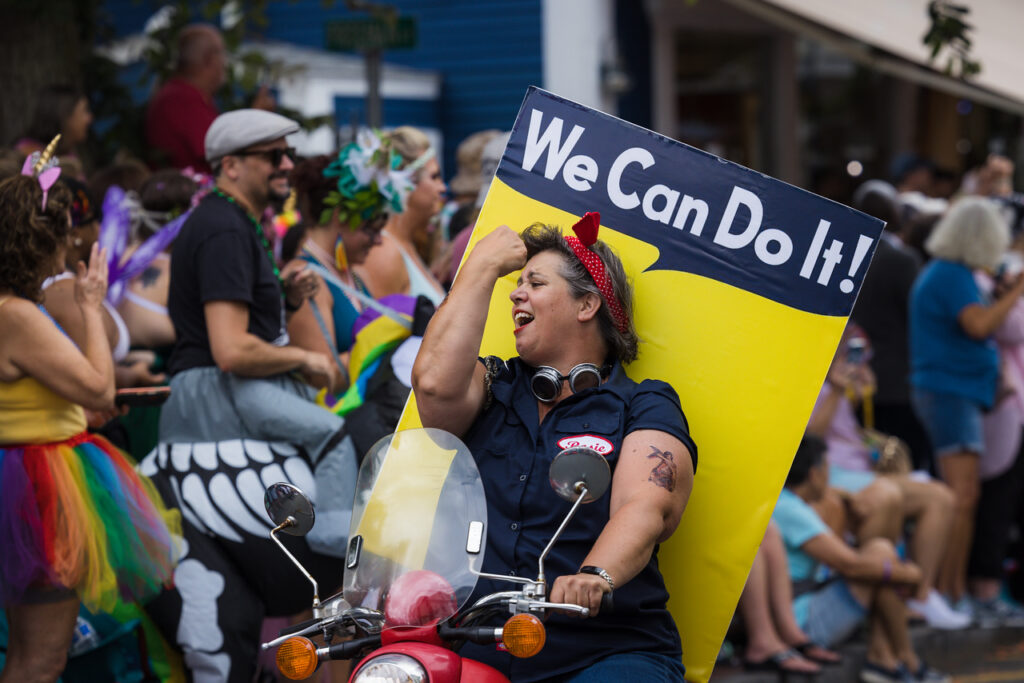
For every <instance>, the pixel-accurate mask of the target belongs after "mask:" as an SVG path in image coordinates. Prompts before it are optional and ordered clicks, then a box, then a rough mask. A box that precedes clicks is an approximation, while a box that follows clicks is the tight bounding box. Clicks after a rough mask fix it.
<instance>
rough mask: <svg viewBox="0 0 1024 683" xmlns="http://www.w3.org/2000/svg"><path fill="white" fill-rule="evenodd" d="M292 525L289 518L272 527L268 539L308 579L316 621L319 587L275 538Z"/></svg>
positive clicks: (318, 612) (292, 521) (318, 614)
mask: <svg viewBox="0 0 1024 683" xmlns="http://www.w3.org/2000/svg"><path fill="white" fill-rule="evenodd" d="M294 524H295V519H294V518H292V517H289V518H288V519H286V520H284V521H283V522H281V523H280V524H279V525H277V526H276V527H274V528H273V529H272V530H271V531H270V537H271V538H272V539H274V543H276V544H277V547H278V548H280V549H281V552H283V553H284V554H285V555H287V556H288V559H289V560H291V561H292V564H294V565H295V566H296V567H298V568H299V571H300V572H302V575H303V576H305V577H306V578H307V579H309V582H310V583H311V584H313V616H314V617H315V618H316V619H319V618H320V617H321V616H322V615H321V614H320V612H321V611H322V609H321V606H320V586H319V584H317V582H316V579H314V578H313V575H312V574H310V573H309V572H308V571H306V568H305V567H303V566H302V563H301V562H299V561H298V560H297V559H295V556H294V555H292V554H291V552H290V551H289V550H288V548H285V547H284V543H281V539H279V538H278V537H277V532H278V531H281V530H282V529H286V528H288V527H290V526H293V525H294Z"/></svg>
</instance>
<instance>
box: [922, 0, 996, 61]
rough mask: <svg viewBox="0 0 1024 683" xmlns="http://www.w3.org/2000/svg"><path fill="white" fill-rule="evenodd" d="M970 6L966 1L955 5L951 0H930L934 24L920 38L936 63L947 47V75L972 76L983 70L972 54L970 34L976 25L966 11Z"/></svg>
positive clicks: (930, 17)
mask: <svg viewBox="0 0 1024 683" xmlns="http://www.w3.org/2000/svg"><path fill="white" fill-rule="evenodd" d="M970 11H971V9H970V8H969V7H966V6H964V5H954V4H953V3H952V2H949V0H931V2H929V3H928V18H929V19H930V20H931V26H930V27H929V29H928V32H927V33H926V34H925V35H924V37H923V38H922V39H921V41H922V42H923V43H924V44H925V45H927V46H928V47H929V48H930V50H931V53H930V60H931V61H932V62H933V63H934V62H935V61H936V59H937V58H938V57H939V54H940V53H942V52H943V51H944V50H945V51H947V52H948V54H947V55H946V64H945V67H944V69H943V70H944V71H945V72H946V74H947V75H950V76H955V77H957V78H964V79H966V78H970V77H971V76H974V75H976V74H978V73H981V63H980V62H977V61H975V60H973V59H971V58H970V51H971V39H970V38H969V37H968V36H967V33H968V31H971V30H973V28H974V27H973V26H971V25H970V24H968V23H967V21H966V19H967V15H968V14H969V13H970Z"/></svg>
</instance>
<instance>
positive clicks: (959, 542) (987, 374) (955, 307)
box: [910, 198, 1024, 611]
mask: <svg viewBox="0 0 1024 683" xmlns="http://www.w3.org/2000/svg"><path fill="white" fill-rule="evenodd" d="M1009 244H1010V231H1009V227H1008V226H1007V225H1006V223H1005V221H1003V219H1002V218H1001V217H1000V215H999V212H998V211H997V209H996V208H995V206H994V205H993V204H992V203H991V202H990V201H989V200H986V199H980V198H967V199H963V200H961V201H959V202H957V203H956V204H955V205H953V207H952V208H951V209H950V210H949V212H948V213H947V214H946V215H945V216H944V217H943V218H942V220H941V221H940V222H939V224H938V225H937V226H936V227H935V230H934V232H933V233H932V235H931V237H929V238H928V241H927V242H926V243H925V248H926V249H927V250H928V252H929V253H930V254H931V255H932V257H933V260H932V261H931V262H930V263H929V264H928V265H927V266H926V267H925V268H924V269H923V270H922V271H921V274H920V275H919V276H918V278H917V281H916V282H915V283H914V288H913V290H912V292H911V297H910V358H911V373H910V383H911V386H912V388H913V392H912V397H911V398H912V400H913V404H914V409H915V411H916V412H917V414H918V417H919V418H920V419H921V423H922V424H923V425H924V427H925V429H926V430H927V432H928V435H929V437H930V438H931V441H932V447H933V449H934V454H935V458H936V461H937V469H938V472H939V475H940V476H941V477H942V479H943V480H945V482H946V483H947V484H949V486H950V487H951V488H952V489H953V492H954V494H955V497H956V505H955V513H954V520H953V525H952V528H951V529H950V534H949V551H948V553H947V554H946V557H945V559H944V560H943V563H942V567H941V568H940V573H939V579H938V582H937V584H938V588H939V590H941V591H943V592H945V593H946V594H947V595H948V596H949V597H950V598H951V600H952V601H954V602H957V601H959V600H960V599H961V598H964V597H965V591H966V581H967V578H966V574H967V558H968V553H969V551H970V547H971V539H972V535H973V529H974V512H975V506H976V504H977V500H978V491H979V487H980V479H979V470H978V456H979V455H981V454H982V453H983V452H984V443H985V442H984V433H983V427H982V413H983V412H984V411H987V410H989V409H990V408H992V406H993V405H994V404H995V402H996V392H997V386H998V378H999V354H998V351H997V349H996V346H995V341H994V340H993V338H992V335H993V334H994V333H995V331H996V329H997V328H998V327H999V326H1000V325H1001V324H1002V323H1003V320H1004V319H1005V318H1006V316H1007V314H1008V313H1009V312H1010V310H1011V309H1012V308H1013V306H1014V304H1015V303H1016V302H1017V300H1018V299H1019V298H1020V296H1021V294H1024V277H1020V276H1018V277H1017V279H1016V280H1014V281H1013V282H1012V283H1010V284H1009V286H1008V287H1006V288H1005V289H1004V290H1003V292H1002V294H1001V296H999V297H997V298H992V297H989V296H986V295H985V294H984V293H983V292H982V291H981V290H980V289H979V288H978V285H977V284H976V283H975V280H974V275H973V271H976V270H982V271H987V272H992V271H994V270H995V268H996V267H997V265H998V264H999V261H1000V259H1001V258H1002V256H1003V253H1004V251H1005V250H1006V249H1007V247H1008V246H1009ZM963 604H964V605H966V604H967V603H966V602H965V603H963ZM968 610H969V608H965V611H968Z"/></svg>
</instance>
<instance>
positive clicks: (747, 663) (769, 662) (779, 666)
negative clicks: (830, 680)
mask: <svg viewBox="0 0 1024 683" xmlns="http://www.w3.org/2000/svg"><path fill="white" fill-rule="evenodd" d="M797 657H799V658H801V659H804V657H803V656H802V655H801V654H800V653H799V652H797V651H796V650H793V649H787V650H783V651H782V652H776V653H775V654H773V655H771V656H770V657H768V658H767V659H764V660H761V661H759V662H755V661H752V660H749V659H744V660H743V669H744V671H774V672H776V673H780V674H793V675H797V676H815V675H817V674H819V673H821V671H820V669H819V670H818V671H800V670H799V669H790V668H789V667H787V666H786V662H788V661H790V660H792V659H794V658H797ZM808 661H809V660H808ZM811 663H812V664H814V662H811Z"/></svg>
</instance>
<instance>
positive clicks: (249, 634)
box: [140, 439, 344, 683]
mask: <svg viewBox="0 0 1024 683" xmlns="http://www.w3.org/2000/svg"><path fill="white" fill-rule="evenodd" d="M140 470H141V471H142V472H143V473H144V474H147V475H148V476H150V477H151V478H152V480H153V482H154V484H155V485H156V486H157V488H158V489H159V491H160V493H161V495H162V496H163V497H164V499H165V501H166V502H167V504H168V505H176V506H178V507H180V509H181V512H182V518H183V519H182V523H183V527H184V533H185V544H184V546H185V549H184V555H183V556H182V559H181V562H180V563H179V565H178V567H177V569H176V570H175V572H174V586H173V587H172V588H170V589H166V590H164V591H163V593H161V595H160V596H159V597H157V598H156V599H155V600H154V601H152V602H150V603H149V604H148V605H146V611H147V612H148V613H149V615H150V617H151V618H152V619H153V621H154V622H155V623H156V624H157V626H158V628H160V630H161V632H162V633H163V635H164V637H165V638H166V639H167V640H168V642H170V643H172V644H175V645H177V646H178V647H179V648H180V649H181V651H182V653H183V656H184V661H185V667H186V669H187V670H188V672H189V673H190V674H191V680H192V681H194V683H222V682H226V683H236V682H237V683H250V682H251V681H252V680H253V676H254V674H255V671H256V660H257V656H258V651H259V635H260V627H261V625H262V621H263V619H264V617H268V616H271V617H273V616H290V615H294V614H298V613H300V612H302V611H303V610H305V609H308V608H309V606H310V604H311V602H312V587H311V586H310V584H309V582H308V581H307V580H306V579H305V577H303V576H302V575H301V574H300V573H299V571H298V569H296V568H295V566H294V565H292V564H291V562H289V560H288V559H287V558H286V557H285V556H284V555H283V553H281V551H280V550H279V549H278V548H277V547H276V546H275V545H274V542H273V541H272V540H270V538H269V532H270V529H271V528H272V526H271V524H270V520H269V519H268V518H267V515H266V512H265V511H264V508H263V491H264V488H265V487H266V486H268V485H270V484H273V483H275V482H279V481H286V482H289V483H292V484H295V485H296V486H298V487H299V488H301V489H302V490H303V491H306V492H307V493H309V494H310V495H311V496H313V497H314V499H315V485H314V482H313V475H312V472H311V471H310V467H309V462H308V459H307V457H306V455H305V454H304V453H303V452H302V451H301V450H300V449H297V448H296V447H294V446H291V445H287V444H277V443H273V444H268V443H266V442H263V441H254V440H248V439H236V440H231V441H221V442H208V443H193V444H164V443H162V444H160V445H159V446H158V448H157V449H156V450H155V451H153V453H151V454H150V455H149V456H147V457H146V458H145V459H144V460H143V461H142V463H140ZM282 541H283V542H284V544H285V545H286V546H287V547H288V549H289V550H290V551H291V552H292V553H293V554H294V555H295V556H296V557H297V558H298V559H299V561H300V562H302V564H303V565H304V566H305V567H306V568H307V569H308V570H309V571H310V572H311V573H312V574H313V576H314V577H315V578H316V579H317V581H318V582H319V584H320V586H321V593H322V594H323V595H330V594H332V593H333V592H335V590H337V589H340V587H341V582H342V571H343V566H344V562H343V560H341V559H339V558H335V557H329V556H326V555H322V554H318V553H315V552H314V551H313V550H311V549H310V547H309V544H308V543H307V541H306V539H304V538H296V537H293V536H287V535H284V536H282Z"/></svg>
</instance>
